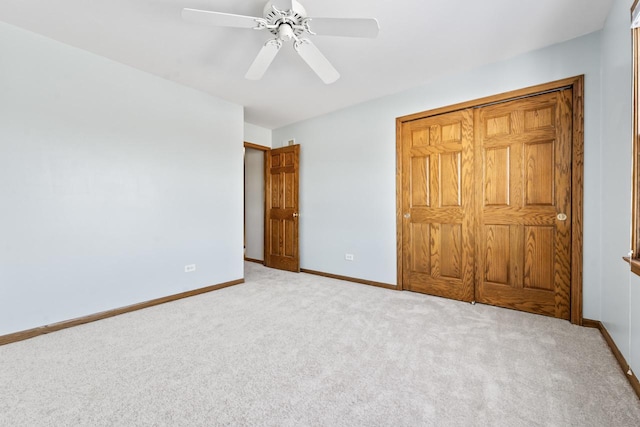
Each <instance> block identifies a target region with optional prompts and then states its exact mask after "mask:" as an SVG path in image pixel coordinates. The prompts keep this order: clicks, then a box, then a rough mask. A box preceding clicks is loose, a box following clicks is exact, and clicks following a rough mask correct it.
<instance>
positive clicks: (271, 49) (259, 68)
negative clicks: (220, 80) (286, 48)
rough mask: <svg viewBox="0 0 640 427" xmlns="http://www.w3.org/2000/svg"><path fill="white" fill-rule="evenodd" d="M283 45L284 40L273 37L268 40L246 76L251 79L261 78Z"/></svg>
mask: <svg viewBox="0 0 640 427" xmlns="http://www.w3.org/2000/svg"><path fill="white" fill-rule="evenodd" d="M281 47H282V42H281V41H280V40H278V39H272V40H269V41H268V42H266V43H265V44H264V46H262V49H260V52H258V56H256V59H254V60H253V64H251V67H249V71H247V74H245V76H244V77H245V78H246V79H249V80H260V79H261V78H262V76H263V75H264V73H265V72H266V71H267V68H269V65H271V62H273V59H274V58H275V57H276V55H277V54H278V51H280V48H281Z"/></svg>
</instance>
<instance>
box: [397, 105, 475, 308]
mask: <svg viewBox="0 0 640 427" xmlns="http://www.w3.org/2000/svg"><path fill="white" fill-rule="evenodd" d="M401 141H402V150H401V153H402V159H401V162H402V164H403V167H402V176H401V180H402V191H401V193H402V201H401V205H402V206H401V209H402V212H401V214H402V247H403V254H404V256H403V260H402V263H403V265H402V283H403V288H404V289H407V290H412V291H418V292H424V293H428V294H432V295H438V296H443V297H447V298H453V299H458V300H464V301H471V300H472V299H473V293H474V291H473V266H474V264H473V262H474V261H473V257H474V255H473V252H474V243H473V234H472V233H473V191H474V188H473V113H472V110H470V109H467V110H463V111H456V112H452V113H448V114H443V115H439V116H434V117H428V118H424V119H419V120H415V121H409V122H406V123H403V124H402V127H401Z"/></svg>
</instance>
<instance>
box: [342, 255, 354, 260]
mask: <svg viewBox="0 0 640 427" xmlns="http://www.w3.org/2000/svg"><path fill="white" fill-rule="evenodd" d="M344 259H346V260H347V261H353V254H344Z"/></svg>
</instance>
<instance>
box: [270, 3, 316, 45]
mask: <svg viewBox="0 0 640 427" xmlns="http://www.w3.org/2000/svg"><path fill="white" fill-rule="evenodd" d="M274 3H276V2H274V1H269V2H267V4H266V5H265V7H264V12H263V15H264V19H265V20H266V21H267V24H268V25H269V27H271V26H273V27H271V28H268V29H269V31H270V32H271V33H272V34H273V35H275V36H278V35H279V27H280V25H282V24H289V26H290V27H291V29H292V30H293V34H294V35H295V37H299V36H300V35H301V34H302V33H304V31H305V25H304V21H305V19H306V18H307V11H306V10H305V9H304V7H302V5H301V4H300V3H298V2H297V1H295V0H292V1H291V6H292V8H291V10H279V9H278V7H277V6H275V5H274ZM274 6H275V7H274Z"/></svg>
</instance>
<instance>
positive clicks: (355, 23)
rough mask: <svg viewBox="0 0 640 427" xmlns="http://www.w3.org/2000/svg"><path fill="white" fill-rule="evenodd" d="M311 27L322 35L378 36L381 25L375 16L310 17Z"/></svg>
mask: <svg viewBox="0 0 640 427" xmlns="http://www.w3.org/2000/svg"><path fill="white" fill-rule="evenodd" d="M309 28H310V29H311V31H312V32H313V33H315V34H318V35H321V36H340V37H368V38H372V39H373V38H376V37H378V32H379V31H380V26H379V25H378V21H377V20H376V19H374V18H309Z"/></svg>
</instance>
